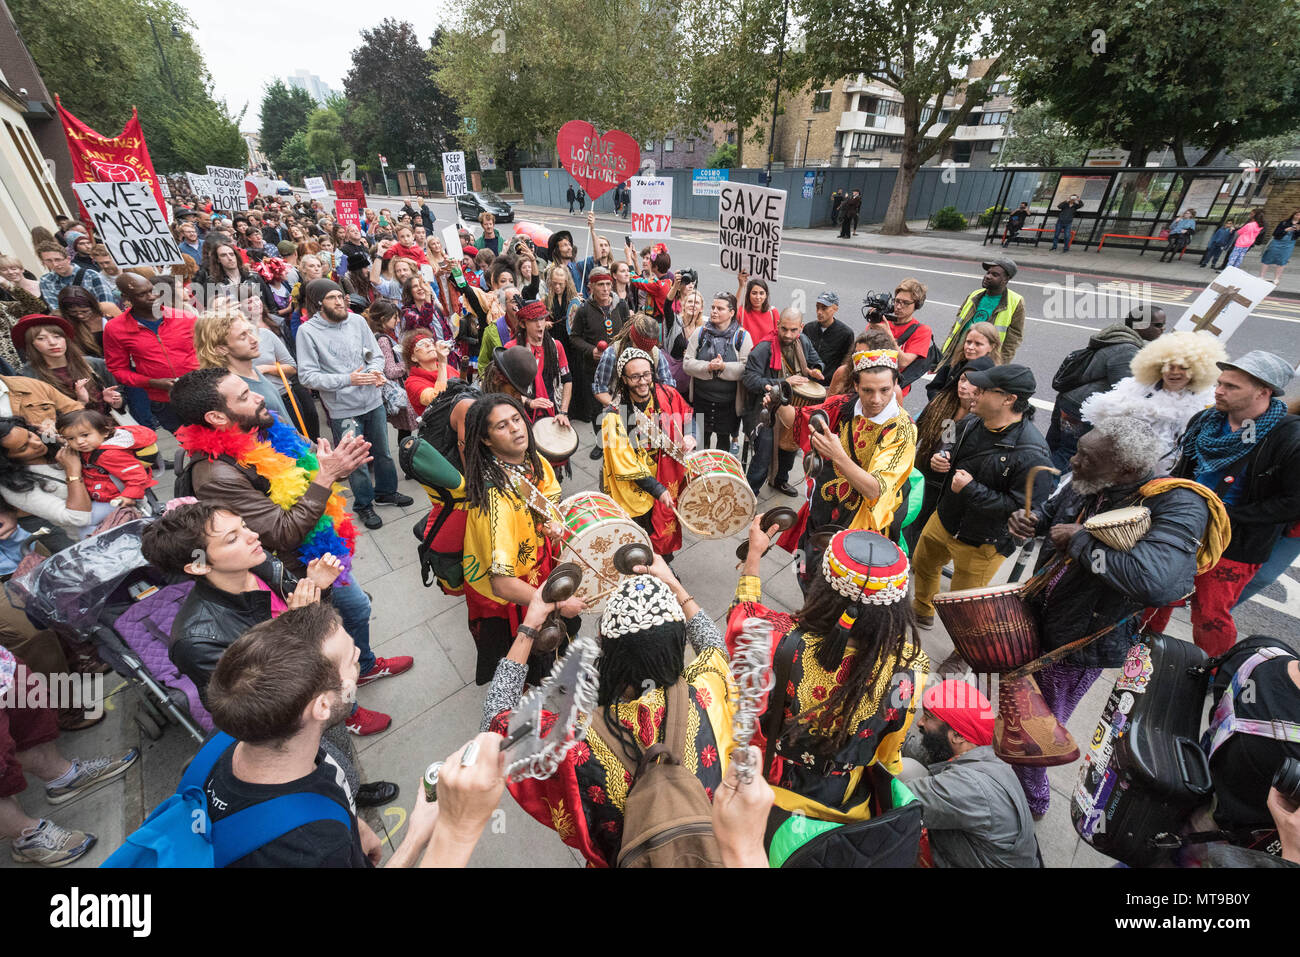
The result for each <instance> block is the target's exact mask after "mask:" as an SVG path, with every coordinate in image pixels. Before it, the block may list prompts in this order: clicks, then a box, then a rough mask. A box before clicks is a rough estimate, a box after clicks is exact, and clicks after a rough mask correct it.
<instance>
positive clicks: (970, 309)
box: [940, 289, 1023, 356]
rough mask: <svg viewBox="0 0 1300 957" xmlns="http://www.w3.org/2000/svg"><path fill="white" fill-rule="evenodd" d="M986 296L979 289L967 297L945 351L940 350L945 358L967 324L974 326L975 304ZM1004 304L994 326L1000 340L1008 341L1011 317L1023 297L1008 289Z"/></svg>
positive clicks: (997, 311)
mask: <svg viewBox="0 0 1300 957" xmlns="http://www.w3.org/2000/svg"><path fill="white" fill-rule="evenodd" d="M983 295H984V290H983V289H977V290H975V292H973V293H971V294H970V295H969V296H967V297H966V303H965V305H963V306H962V307H961V310H960V311H959V312H958V313H957V321H956V322H954V323H953V324H952V332H950V333H948V338H947V339H945V340H944V343H943V349H942V350H940V351H941V352H942V353H943V354H944V355H945V356H947V355H950V354H951V353H950V350H951V349H952V346H953V343H955V342H956V341H957V339H958V338H959V337H960V336H961V334H963V333H964V332H965V331H966V328H967V323H970V325H974V323H972V322H970V320H971V319H972V318H973V317H974V315H975V303H977V302H979V300H980V297H982V296H983ZM1002 295H1003V298H1002V304H1001V305H1000V306H998V308H997V309H996V310H994V312H993V320H992V321H993V325H994V327H995V328H996V329H997V330H998V336H999V338H1000V339H1006V337H1007V329H1008V328H1009V327H1010V326H1011V317H1012V316H1014V315H1015V314H1016V309H1017V308H1019V306H1020V303H1021V302H1022V301H1023V297H1022V296H1021V295H1020V294H1019V293H1015V292H1012V291H1011V290H1010V289H1008V290H1007V291H1006V292H1004V293H1003V294H1002Z"/></svg>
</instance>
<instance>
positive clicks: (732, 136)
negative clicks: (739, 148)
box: [727, 131, 736, 146]
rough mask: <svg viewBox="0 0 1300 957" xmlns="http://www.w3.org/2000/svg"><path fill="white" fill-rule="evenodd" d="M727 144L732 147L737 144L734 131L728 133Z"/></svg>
mask: <svg viewBox="0 0 1300 957" xmlns="http://www.w3.org/2000/svg"><path fill="white" fill-rule="evenodd" d="M727 143H728V145H732V146H734V145H735V143H736V134H735V132H734V131H733V132H731V133H728V134H727Z"/></svg>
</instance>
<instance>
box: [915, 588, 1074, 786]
mask: <svg viewBox="0 0 1300 957" xmlns="http://www.w3.org/2000/svg"><path fill="white" fill-rule="evenodd" d="M1022 587H1023V586H1022V585H1019V584H1007V585H989V586H987V587H984V588H967V589H963V590H962V591H952V592H946V593H943V594H939V595H935V596H934V610H935V613H936V614H937V615H938V616H939V618H940V620H941V621H943V625H944V627H945V628H946V629H948V635H949V637H951V638H952V643H953V647H954V648H956V649H957V653H958V654H960V655H961V656H962V658H963V659H965V661H966V662H967V664H969V665H970V666H971V667H972V668H974V669H975V670H976V671H979V672H986V673H992V674H999V675H1004V674H1006V673H1007V672H1009V671H1014V670H1015V669H1017V668H1019V667H1020V666H1021V665H1025V664H1028V663H1029V662H1031V661H1033V660H1034V659H1035V658H1037V657H1038V655H1039V652H1040V649H1041V641H1040V640H1039V635H1038V622H1037V620H1036V619H1035V618H1034V615H1033V612H1032V611H1030V609H1029V608H1027V607H1026V606H1025V603H1024V601H1023V600H1022V599H1021V597H1020V591H1021V588H1022ZM993 750H994V752H995V753H996V754H997V756H998V757H999V758H1001V759H1002V760H1003V761H1006V762H1007V763H1008V764H1023V765H1031V766H1034V767H1051V766H1053V765H1057V764H1069V763H1070V762H1072V761H1076V760H1078V757H1079V748H1078V745H1076V744H1075V743H1074V739H1073V738H1072V737H1071V736H1070V732H1069V731H1067V730H1066V729H1065V727H1064V725H1062V724H1061V723H1060V722H1059V721H1057V720H1056V716H1055V715H1053V714H1052V712H1051V709H1050V708H1048V707H1047V702H1046V701H1045V700H1044V699H1043V695H1042V692H1041V691H1039V689H1038V682H1037V681H1035V680H1034V676H1033V675H1032V674H1030V675H1025V676H1023V677H1016V678H1010V679H1007V678H1003V679H1000V680H999V682H998V717H997V721H996V722H995V723H994V729H993Z"/></svg>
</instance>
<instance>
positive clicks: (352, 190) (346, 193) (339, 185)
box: [334, 179, 366, 209]
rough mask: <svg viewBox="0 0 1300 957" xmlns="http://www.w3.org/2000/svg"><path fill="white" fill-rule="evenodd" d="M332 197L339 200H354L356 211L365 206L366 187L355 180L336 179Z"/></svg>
mask: <svg viewBox="0 0 1300 957" xmlns="http://www.w3.org/2000/svg"><path fill="white" fill-rule="evenodd" d="M334 195H335V196H337V197H338V198H339V199H355V200H356V201H357V209H360V208H361V207H363V206H365V205H366V187H365V186H364V185H363V184H362V183H361V182H360V181H359V180H355V179H336V180H335V181H334Z"/></svg>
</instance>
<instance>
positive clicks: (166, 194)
mask: <svg viewBox="0 0 1300 957" xmlns="http://www.w3.org/2000/svg"><path fill="white" fill-rule="evenodd" d="M158 189H160V190H161V191H162V194H163V199H171V198H172V188H171V184H169V183H168V182H167V180H165V179H163V177H161V176H159V177H158Z"/></svg>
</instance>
